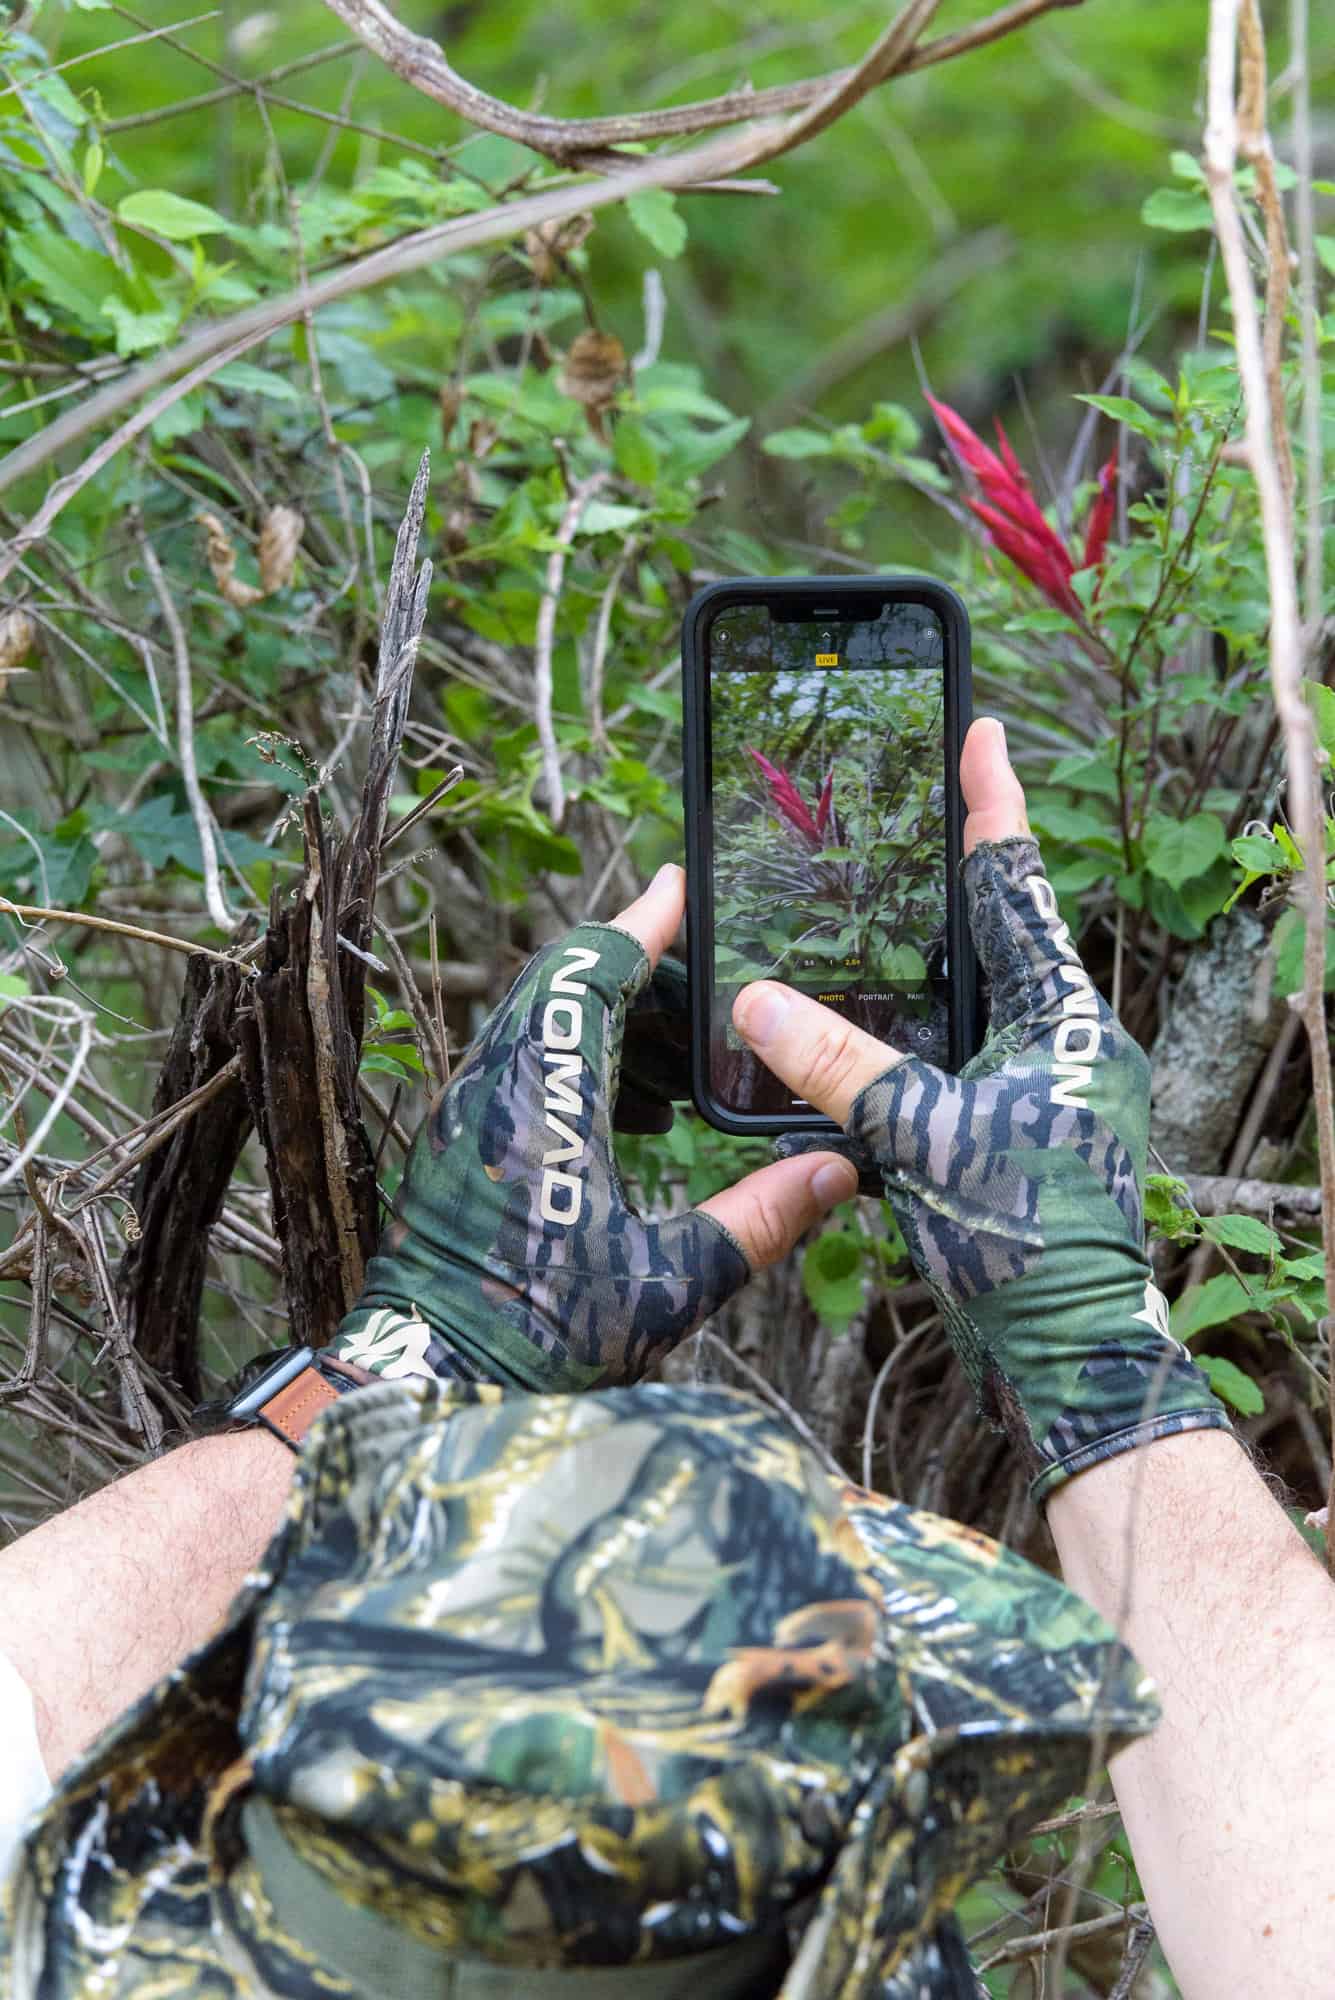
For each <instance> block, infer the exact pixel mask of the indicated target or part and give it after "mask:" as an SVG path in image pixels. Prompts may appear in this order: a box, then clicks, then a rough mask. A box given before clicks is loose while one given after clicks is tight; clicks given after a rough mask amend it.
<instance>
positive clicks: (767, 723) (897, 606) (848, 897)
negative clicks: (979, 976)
mask: <svg viewBox="0 0 1335 2000" xmlns="http://www.w3.org/2000/svg"><path fill="white" fill-rule="evenodd" d="M943 654H944V641H943V634H942V629H941V624H940V621H939V619H938V617H937V614H936V613H935V611H933V610H932V609H931V608H930V607H929V606H927V605H921V604H911V603H892V604H891V603H888V604H885V605H884V606H882V608H881V610H880V612H879V614H878V615H875V616H870V617H865V618H860V619H857V620H852V619H848V618H842V619H841V618H836V617H834V616H830V617H828V618H823V617H822V616H821V614H820V613H819V612H817V613H816V615H815V616H814V617H807V616H806V614H805V613H804V614H803V619H802V621H801V622H798V621H795V620H791V619H787V618H785V617H784V616H783V615H782V612H781V611H780V610H778V609H771V608H770V607H768V606H764V605H740V606H736V607H732V608H726V607H725V608H724V609H721V610H720V611H718V612H717V613H716V615H715V617H714V620H713V622H712V624H711V626H710V628H709V634H708V656H709V699H710V711H711V720H710V736H711V748H712V766H713V780H712V785H713V826H714V861H713V886H714V967H713V971H714V978H713V996H712V1008H711V1015H710V1024H711V1026H710V1069H711V1079H712V1084H713V1089H714V1094H715V1096H716V1097H717V1099H718V1101H719V1102H720V1103H721V1104H722V1105H724V1106H725V1107H726V1108H727V1109H729V1110H732V1111H743V1112H747V1111H749V1112H763V1113H769V1114H773V1113H776V1112H780V1113H781V1112H788V1111H792V1110H798V1111H802V1110H805V1109H806V1108H807V1107H806V1106H805V1105H804V1104H803V1102H802V1101H801V1100H800V1099H796V1098H794V1097H793V1095H792V1093H791V1092H790V1091H789V1090H788V1088H787V1086H786V1085H785V1084H783V1083H781V1082H780V1081H779V1079H778V1078H777V1077H776V1076H774V1075H773V1074H772V1073H771V1072H770V1071H769V1070H768V1069H766V1068H765V1066H764V1064H763V1063H761V1062H759V1061H758V1060H757V1058H756V1057H755V1056H754V1055H752V1054H751V1052H750V1050H749V1049H748V1048H747V1047H746V1045H745V1043H744V1042H743V1041H742V1040H741V1037H740V1036H739V1035H738V1034H737V1031H736V1029H735V1028H734V1027H733V1025H732V1003H733V1000H734V999H735V997H736V995H737V993H738V991H739V989H740V988H741V987H743V986H745V985H747V984H748V983H749V982H750V981H751V980H753V979H781V980H783V981H784V982H785V984H787V985H789V986H794V987H797V988H799V989H800V990H801V991H802V992H804V993H809V994H811V995H812V996H813V997H814V998H815V999H817V1000H821V1001H823V1002H824V1003H825V1005H826V1006H827V1007H832V1008H834V1009H835V1010H836V1011H837V1012H838V1013H841V1014H844V1015H846V1016H847V1017H848V1018H849V1019H850V1020H852V1021H854V1022H856V1023H857V1025H858V1026H859V1027H861V1028H865V1029H867V1031H868V1032H869V1033H870V1034H873V1035H877V1036H879V1037H881V1038H882V1039H883V1040H885V1041H888V1042H890V1043H892V1044H893V1045H894V1046H895V1047H897V1048H900V1049H905V1050H911V1051H912V1052H913V1053H914V1054H916V1055H923V1056H926V1057H928V1058H929V1059H930V1060H931V1061H933V1062H940V1063H944V1062H945V1061H946V1060H947V1057H948V1050H949V1042H948V1014H947V998H946V996H947V982H946V977H945V975H946V791H945V718H944V714H943V701H944V665H943Z"/></svg>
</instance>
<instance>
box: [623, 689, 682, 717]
mask: <svg viewBox="0 0 1335 2000" xmlns="http://www.w3.org/2000/svg"><path fill="white" fill-rule="evenodd" d="M626 700H627V701H628V702H629V704H630V706H631V707H632V708H636V709H639V711H640V712H641V714H643V715H659V716H661V717H662V718H663V720H664V722H678V723H679V722H680V721H681V689H680V688H674V687H662V688H656V687H632V688H629V689H628V690H627V692H626Z"/></svg>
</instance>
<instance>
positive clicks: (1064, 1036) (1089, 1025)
mask: <svg viewBox="0 0 1335 2000" xmlns="http://www.w3.org/2000/svg"><path fill="white" fill-rule="evenodd" d="M1024 886H1025V888H1026V889H1027V890H1028V891H1029V893H1030V895H1031V896H1032V897H1033V899H1034V907H1035V908H1036V909H1037V911H1038V914H1039V916H1040V917H1042V919H1043V921H1044V923H1051V922H1052V921H1053V920H1054V919H1055V920H1056V928H1055V929H1054V930H1053V932H1052V942H1053V944H1054V945H1055V946H1056V948H1057V950H1058V951H1059V952H1060V953H1061V955H1062V957H1063V959H1065V961H1066V963H1065V964H1064V965H1059V966H1058V967H1057V968H1056V970H1057V971H1058V972H1059V973H1060V974H1061V976H1062V978H1063V979H1065V980H1067V981H1068V983H1069V985H1070V988H1071V991H1070V992H1069V993H1063V994H1062V996H1061V1010H1062V1018H1061V1021H1060V1023H1059V1025H1058V1028H1057V1032H1056V1034H1055V1036H1054V1037H1053V1042H1052V1047H1053V1053H1054V1054H1055V1056H1056V1058H1057V1060H1056V1062H1055V1063H1054V1064H1053V1068H1054V1069H1055V1071H1056V1073H1057V1076H1058V1077H1059V1078H1060V1081H1059V1082H1057V1083H1054V1084H1053V1086H1052V1101H1053V1103H1054V1104H1066V1105H1069V1106H1070V1107H1071V1108H1072V1109H1073V1110H1075V1111H1088V1109H1089V1105H1088V1103H1087V1102H1086V1100H1085V1099H1084V1098H1083V1097H1082V1096H1081V1095H1080V1092H1081V1091H1082V1090H1088V1089H1089V1086H1090V1084H1091V1083H1093V1081H1094V1067H1093V1064H1094V1058H1095V1056H1096V1055H1097V1054H1098V1052H1099V1046H1100V1044H1101V1042H1102V1040H1103V1029H1102V1027H1101V1025H1100V1023H1099V1018H1098V1013H1099V1002H1098V996H1097V994H1096V993H1095V991H1094V984H1093V981H1092V980H1091V979H1090V976H1089V974H1088V973H1087V972H1086V971H1085V968H1084V966H1083V965H1082V964H1081V963H1080V955H1079V953H1078V952H1077V951H1076V948H1075V946H1074V945H1073V944H1072V943H1071V933H1070V931H1069V930H1068V929H1067V928H1066V925H1065V924H1064V923H1063V922H1062V920H1061V917H1060V914H1059V913H1058V910H1057V898H1056V896H1055V894H1054V893H1053V888H1052V884H1051V883H1050V882H1049V881H1048V878H1047V876H1046V875H1031V876H1029V878H1028V880H1027V881H1026V882H1025V885H1024Z"/></svg>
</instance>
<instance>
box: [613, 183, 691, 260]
mask: <svg viewBox="0 0 1335 2000" xmlns="http://www.w3.org/2000/svg"><path fill="white" fill-rule="evenodd" d="M626 213H627V215H629V217H630V219H631V221H632V222H633V223H634V225H635V227H636V228H637V229H638V230H639V232H640V234H641V236H643V237H644V239H645V241H646V242H647V243H649V244H650V245H651V246H652V247H653V248H654V249H655V250H656V251H657V252H658V254H659V256H660V257H680V255H681V253H682V251H683V250H684V249H685V248H686V224H685V223H684V222H683V221H682V219H681V216H680V215H679V214H678V212H677V197H676V195H675V194H673V193H672V192H671V190H670V189H669V188H641V189H640V191H639V193H638V194H632V195H629V196H628V197H627V199H626Z"/></svg>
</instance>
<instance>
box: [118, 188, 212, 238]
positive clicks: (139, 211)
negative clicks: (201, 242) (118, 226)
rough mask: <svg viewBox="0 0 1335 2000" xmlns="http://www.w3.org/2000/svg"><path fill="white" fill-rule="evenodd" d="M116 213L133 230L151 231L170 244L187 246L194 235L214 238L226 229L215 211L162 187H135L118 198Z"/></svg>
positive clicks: (199, 202)
mask: <svg viewBox="0 0 1335 2000" xmlns="http://www.w3.org/2000/svg"><path fill="white" fill-rule="evenodd" d="M116 213H117V215H118V216H119V217H120V219H121V221H122V222H128V223H131V224H133V226H134V227H135V228H136V229H151V230H152V231H153V232H154V233H155V235H158V236H165V237H166V238H167V239H168V241H169V242H172V243H190V242H193V240H194V239H195V237H197V236H210V235H215V234H216V233H217V232H218V231H219V230H226V229H227V228H228V227H229V226H230V225H229V224H228V222H227V219H226V217H225V216H221V215H219V213H218V211H217V209H216V208H206V207H205V206H204V203H203V202H202V201H188V200H187V199H186V197H185V196H184V195H182V194H169V193H168V191H167V190H166V188H137V189H136V190H135V192H134V193H133V194H127V195H122V197H121V199H120V200H119V201H118V202H117V204H116Z"/></svg>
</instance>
